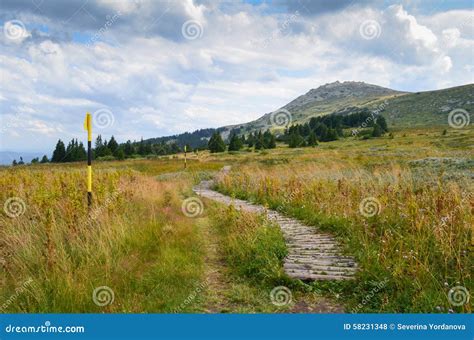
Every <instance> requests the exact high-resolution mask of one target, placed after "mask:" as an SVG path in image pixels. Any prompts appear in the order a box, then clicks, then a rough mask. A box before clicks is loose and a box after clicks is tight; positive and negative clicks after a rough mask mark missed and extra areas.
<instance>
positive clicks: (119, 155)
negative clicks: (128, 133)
mask: <svg viewBox="0 0 474 340" xmlns="http://www.w3.org/2000/svg"><path fill="white" fill-rule="evenodd" d="M114 156H115V157H116V158H117V159H118V160H119V161H121V160H123V159H125V151H124V148H123V147H122V146H120V147H119V148H118V149H117V150H116V151H115V154H114Z"/></svg>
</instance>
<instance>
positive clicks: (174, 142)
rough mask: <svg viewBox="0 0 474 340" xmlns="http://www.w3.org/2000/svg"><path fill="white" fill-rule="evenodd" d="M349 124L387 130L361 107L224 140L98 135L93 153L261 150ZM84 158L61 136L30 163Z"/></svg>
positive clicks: (312, 139)
mask: <svg viewBox="0 0 474 340" xmlns="http://www.w3.org/2000/svg"><path fill="white" fill-rule="evenodd" d="M350 128H357V131H358V133H359V134H360V136H361V137H363V138H370V137H379V136H381V135H383V134H384V133H385V132H387V131H388V128H387V122H386V120H385V118H384V117H383V116H381V115H374V114H373V113H372V112H371V111H369V110H368V109H362V110H358V111H357V112H353V113H351V114H347V115H342V114H334V113H333V114H330V115H326V116H322V117H313V118H311V119H310V120H309V122H308V123H304V124H294V125H291V126H290V127H288V128H287V129H285V132H284V134H283V135H280V136H278V137H277V136H276V135H275V134H274V133H272V132H271V131H270V130H269V129H267V130H266V131H265V132H263V133H262V131H255V132H254V133H249V134H247V135H246V134H245V133H243V134H240V133H239V132H240V131H241V128H238V129H234V130H232V131H231V132H230V134H229V138H228V139H227V143H226V142H225V141H224V139H223V138H222V134H221V132H222V131H223V129H202V130H196V131H194V132H192V133H184V134H181V135H175V136H167V137H159V138H152V139H149V140H146V141H145V140H143V138H142V139H141V140H140V141H138V142H137V141H133V142H132V141H130V140H127V141H126V142H125V143H118V142H117V141H116V140H115V138H114V136H111V137H110V139H109V140H107V139H103V138H102V136H101V135H98V136H97V138H96V140H95V143H94V148H93V149H92V156H93V159H97V160H112V159H117V160H123V159H125V158H137V157H146V156H151V155H156V156H160V155H171V154H177V153H180V152H183V151H184V147H186V150H187V151H188V152H192V151H193V150H194V151H197V150H204V149H208V150H209V151H210V152H211V153H216V152H224V151H229V152H234V151H239V150H241V149H242V148H244V147H247V148H249V149H250V148H254V149H255V150H263V149H274V148H276V143H277V141H278V142H283V143H286V144H288V146H289V147H290V148H297V147H304V146H316V145H318V142H329V141H333V140H337V139H339V138H341V137H344V129H350ZM366 128H368V129H366ZM359 130H360V131H359ZM207 136H208V137H207ZM185 141H189V143H185ZM206 141H207V143H206ZM86 159H87V152H86V149H85V147H84V144H83V143H82V142H79V141H78V140H77V139H72V140H71V141H70V142H69V143H68V145H67V146H66V145H65V144H64V142H63V141H62V140H58V142H57V143H56V147H55V149H54V151H53V154H52V157H51V160H49V159H48V157H47V156H46V155H44V156H43V157H42V159H41V160H40V159H39V158H34V159H33V160H32V161H31V163H33V164H34V163H48V162H52V163H66V162H77V161H85V160H86ZM12 164H13V165H22V164H24V161H23V159H22V158H21V157H20V161H19V162H17V161H16V160H14V161H13V163H12Z"/></svg>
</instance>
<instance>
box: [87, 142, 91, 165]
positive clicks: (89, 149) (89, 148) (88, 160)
mask: <svg viewBox="0 0 474 340" xmlns="http://www.w3.org/2000/svg"><path fill="white" fill-rule="evenodd" d="M91 164H92V141H87V165H91Z"/></svg>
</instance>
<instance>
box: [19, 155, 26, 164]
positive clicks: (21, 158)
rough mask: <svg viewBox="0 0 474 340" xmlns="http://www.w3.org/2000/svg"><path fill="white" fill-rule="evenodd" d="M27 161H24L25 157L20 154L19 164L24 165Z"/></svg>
mask: <svg viewBox="0 0 474 340" xmlns="http://www.w3.org/2000/svg"><path fill="white" fill-rule="evenodd" d="M23 164H25V162H23V157H21V156H20V161H19V162H18V165H23Z"/></svg>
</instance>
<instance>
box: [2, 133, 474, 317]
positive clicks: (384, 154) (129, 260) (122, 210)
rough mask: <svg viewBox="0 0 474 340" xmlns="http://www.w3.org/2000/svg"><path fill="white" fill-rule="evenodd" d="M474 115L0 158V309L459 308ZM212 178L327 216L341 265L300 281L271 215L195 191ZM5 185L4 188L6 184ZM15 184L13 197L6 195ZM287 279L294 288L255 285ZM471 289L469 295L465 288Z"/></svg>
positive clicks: (290, 211)
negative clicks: (121, 154) (328, 133)
mask: <svg viewBox="0 0 474 340" xmlns="http://www.w3.org/2000/svg"><path fill="white" fill-rule="evenodd" d="M473 145H474V129H471V128H466V129H459V130H456V129H449V130H448V131H447V133H443V129H437V128H432V129H412V130H404V131H396V130H395V131H393V132H392V135H390V136H388V135H387V136H385V137H382V138H376V139H369V140H359V139H354V138H346V139H343V140H338V141H334V142H329V143H321V144H320V145H318V146H316V147H314V148H301V149H288V148H287V147H283V146H279V147H278V148H276V149H274V150H264V151H260V152H255V151H253V150H244V151H240V152H232V153H227V152H226V153H220V154H209V153H207V152H200V153H199V154H191V155H190V156H189V159H188V167H187V168H186V169H184V168H183V159H182V155H179V156H174V157H171V156H170V157H160V158H156V159H135V160H126V161H110V162H105V161H104V162H95V163H94V177H93V186H94V206H93V207H92V209H90V210H89V209H88V207H87V200H86V195H85V190H86V188H85V186H86V181H85V178H86V177H85V176H86V167H85V164H79V163H72V164H62V165H54V164H45V165H39V164H38V165H28V166H26V165H25V166H17V167H14V168H12V167H3V168H1V169H0V184H1V187H2V191H1V194H0V198H1V202H2V204H4V209H3V210H2V211H1V217H0V223H1V229H0V235H1V236H0V254H1V258H0V261H1V262H0V265H1V267H2V271H1V272H0V280H1V289H0V301H1V302H2V304H3V305H0V309H1V311H2V312H137V313H140V312H164V313H173V312H321V311H322V312H328V311H346V312H428V313H431V312H433V313H436V312H471V311H472V307H471V305H470V303H466V304H462V305H459V306H454V305H453V304H452V303H450V301H449V299H448V295H449V292H450V289H452V288H453V287H457V286H462V287H465V288H466V289H467V290H468V291H472V290H473V288H474V287H473V284H472V273H471V271H472V254H471V253H470V250H471V249H472V248H471V247H472V245H473V243H472V237H473V235H472V225H473V223H472V222H473V210H472V206H473V205H472V203H473V198H472V192H473V178H474V161H473V157H472V156H473V149H472V146H473ZM226 164H229V165H232V171H231V172H230V173H229V174H228V175H226V176H223V177H219V178H220V180H219V182H218V183H217V185H216V189H217V190H219V191H221V192H223V193H226V194H228V195H231V196H233V197H238V198H244V199H247V200H251V201H254V202H258V203H261V204H264V205H266V206H268V207H270V208H273V209H276V210H279V211H281V212H282V213H284V214H286V215H289V216H294V217H297V218H298V219H301V220H303V221H305V222H306V223H307V224H309V225H313V226H314V227H315V228H320V229H323V230H328V231H331V232H332V233H333V234H334V235H335V236H337V238H338V239H339V240H340V241H341V243H342V244H343V245H344V248H345V251H346V252H347V253H348V254H352V255H353V256H355V257H356V259H357V261H358V262H359V266H360V270H359V272H358V273H357V276H356V278H355V280H354V281H347V282H312V283H311V282H300V281H294V280H290V279H289V278H288V277H286V275H285V273H284V271H283V269H282V261H283V258H284V257H285V255H286V247H285V243H284V239H283V237H282V235H281V232H280V231H279V229H278V227H276V226H275V225H272V223H271V222H270V221H268V220H266V219H265V218H264V217H263V216H259V215H255V214H248V213H242V212H238V211H236V210H235V209H232V208H227V207H223V206H221V205H219V204H217V203H213V202H210V201H206V200H204V202H203V203H204V205H203V209H202V211H200V212H199V214H196V215H195V216H194V215H193V214H191V215H192V216H190V215H189V213H188V214H186V213H185V210H183V202H185V201H186V199H189V198H190V197H194V194H193V192H192V186H193V185H195V184H197V183H199V182H200V181H201V180H202V179H209V178H211V177H212V176H213V174H215V173H216V172H217V171H218V170H219V169H220V168H221V167H222V166H223V165H226ZM12 198H14V200H11V199H12ZM15 200H16V201H15ZM276 286H285V287H288V288H289V289H290V290H291V291H292V294H293V299H292V302H291V303H289V304H287V305H284V306H277V305H275V304H272V303H271V301H270V298H269V293H270V291H271V290H272V288H274V287H276ZM471 302H472V301H471Z"/></svg>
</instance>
